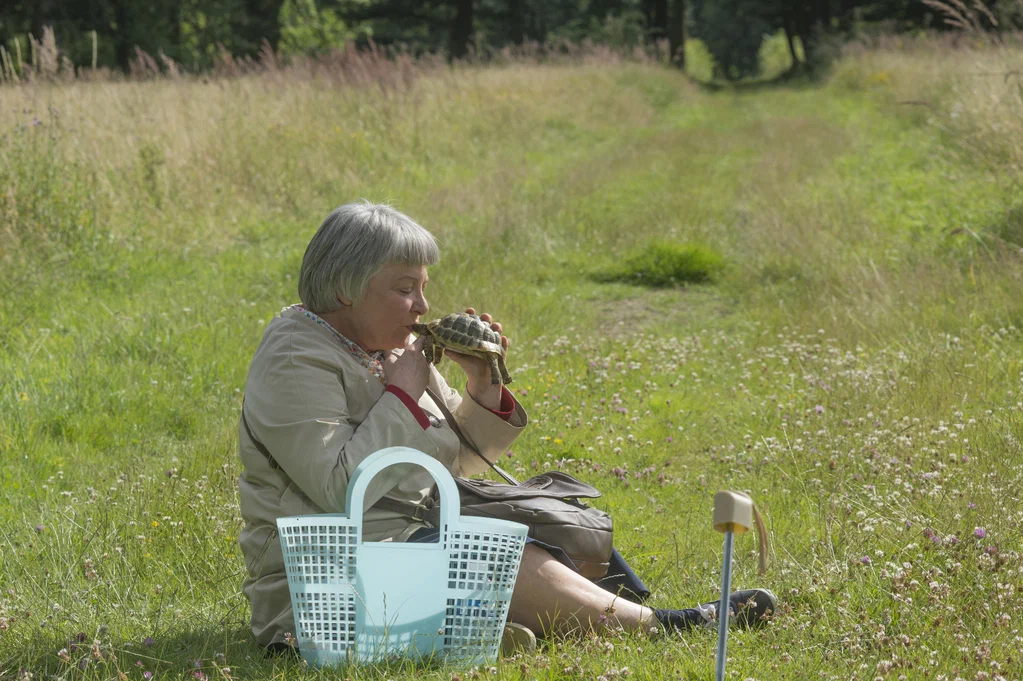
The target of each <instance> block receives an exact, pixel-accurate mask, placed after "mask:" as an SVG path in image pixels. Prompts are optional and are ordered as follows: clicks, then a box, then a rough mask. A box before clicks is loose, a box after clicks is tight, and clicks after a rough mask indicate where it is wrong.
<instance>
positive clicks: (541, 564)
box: [509, 544, 659, 634]
mask: <svg viewBox="0 0 1023 681" xmlns="http://www.w3.org/2000/svg"><path fill="white" fill-rule="evenodd" d="M509 616H510V618H511V620H512V621H513V622H517V623H519V624H522V625H524V626H527V627H529V628H530V629H532V630H533V631H534V632H536V633H537V634H549V633H552V632H558V633H563V634H567V633H570V632H573V631H586V630H591V629H592V630H594V631H599V630H601V629H602V628H604V627H605V626H609V625H610V626H621V627H622V628H623V629H626V630H639V631H649V630H650V629H654V630H655V631H657V630H659V625H658V622H657V619H656V618H655V617H654V611H653V610H651V609H650V608H647V607H644V606H642V605H639V604H637V603H632V602H631V601H627V600H625V599H624V598H620V597H618V596H616V595H614V594H612V593H610V592H608V591H605V590H604V589H601V588H600V587H599V586H597V585H596V584H594V583H593V582H591V581H590V580H588V579H586V578H585V577H583V576H582V575H580V574H579V573H577V572H575V571H573V570H572V569H571V568H568V567H566V566H565V565H562V564H561V563H559V562H558V561H557V560H556V559H554V558H553V557H552V556H551V554H549V553H547V552H546V551H544V550H543V549H541V548H538V547H536V546H533V545H531V544H526V549H525V551H524V552H523V554H522V563H521V564H520V565H519V575H518V578H517V579H516V581H515V592H514V594H513V595H512V602H511V608H510V612H509Z"/></svg>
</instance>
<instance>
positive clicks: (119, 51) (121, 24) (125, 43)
mask: <svg viewBox="0 0 1023 681" xmlns="http://www.w3.org/2000/svg"><path fill="white" fill-rule="evenodd" d="M128 2H129V0H118V2H115V3H114V22H115V23H116V25H117V30H116V31H115V32H114V57H115V58H116V59H117V65H118V66H119V67H121V70H122V71H124V72H125V73H128V70H129V67H130V66H131V57H132V50H131V48H132V47H134V44H133V41H132V38H133V34H134V28H135V27H134V26H132V25H131V24H132V22H131V18H130V12H129V10H128Z"/></svg>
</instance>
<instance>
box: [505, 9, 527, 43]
mask: <svg viewBox="0 0 1023 681" xmlns="http://www.w3.org/2000/svg"><path fill="white" fill-rule="evenodd" d="M508 32H509V34H510V35H511V39H512V42H513V43H515V44H516V45H521V44H522V43H523V42H525V40H526V0H510V1H509V3H508Z"/></svg>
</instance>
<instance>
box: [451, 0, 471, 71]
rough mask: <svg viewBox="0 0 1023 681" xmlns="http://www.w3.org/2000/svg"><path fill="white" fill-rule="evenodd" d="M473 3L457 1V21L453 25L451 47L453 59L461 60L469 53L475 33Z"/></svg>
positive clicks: (464, 0)
mask: <svg viewBox="0 0 1023 681" xmlns="http://www.w3.org/2000/svg"><path fill="white" fill-rule="evenodd" d="M472 3H473V0H455V7H456V12H455V21H454V23H453V24H452V25H451V43H450V46H449V50H450V53H451V58H452V59H461V58H462V57H464V56H465V55H467V54H468V53H469V43H470V42H471V41H472V31H473V20H472V9H473V7H472Z"/></svg>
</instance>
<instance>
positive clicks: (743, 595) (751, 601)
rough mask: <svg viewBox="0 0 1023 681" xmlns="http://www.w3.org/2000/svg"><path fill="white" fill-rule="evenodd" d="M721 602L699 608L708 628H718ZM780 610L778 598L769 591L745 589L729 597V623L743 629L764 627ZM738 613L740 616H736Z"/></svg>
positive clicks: (706, 604) (705, 604) (713, 602)
mask: <svg viewBox="0 0 1023 681" xmlns="http://www.w3.org/2000/svg"><path fill="white" fill-rule="evenodd" d="M720 603H721V601H712V602H710V603H704V604H703V605H700V606H697V607H696V608H695V609H696V610H698V611H699V612H700V615H701V617H703V618H704V620H705V624H706V625H707V626H717V620H718V618H717V610H718V605H720ZM777 609H778V598H777V596H775V595H774V594H773V593H771V592H770V591H768V590H767V589H744V590H743V591H736V592H735V593H733V594H732V595H731V596H729V597H728V621H729V624H734V625H735V626H736V627H739V628H741V629H754V628H756V627H760V626H763V625H764V624H766V623H767V620H769V619H770V618H771V615H773V614H774V613H775V611H776V610H777ZM736 613H738V614H736Z"/></svg>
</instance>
